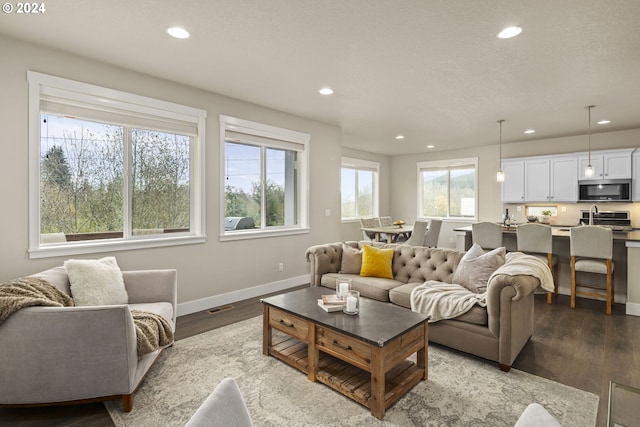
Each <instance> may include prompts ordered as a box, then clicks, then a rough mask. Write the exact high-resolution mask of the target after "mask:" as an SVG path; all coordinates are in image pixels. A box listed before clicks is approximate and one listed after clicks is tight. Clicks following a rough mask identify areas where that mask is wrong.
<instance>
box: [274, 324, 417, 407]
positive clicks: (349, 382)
mask: <svg viewBox="0 0 640 427" xmlns="http://www.w3.org/2000/svg"><path fill="white" fill-rule="evenodd" d="M272 344H273V345H272V347H271V348H270V349H269V354H270V355H271V356H273V357H275V358H278V359H280V360H282V361H283V362H285V363H286V364H288V365H290V366H292V367H294V368H296V369H298V370H300V371H302V372H304V373H305V374H309V368H308V357H307V344H306V343H304V342H302V341H300V340H298V339H296V338H293V337H290V336H288V335H280V334H277V335H276V334H274V336H273V342H272ZM424 375H425V374H424V369H421V368H419V367H418V366H417V365H416V364H415V363H413V362H411V361H410V360H404V361H402V362H400V363H399V364H398V365H397V366H395V367H394V368H392V369H391V370H390V371H389V372H387V373H386V374H385V395H384V400H385V404H384V407H385V408H388V407H389V406H390V405H392V404H393V403H395V402H396V401H397V400H398V399H399V398H400V397H402V396H403V395H404V394H405V393H406V392H407V391H409V390H410V389H411V388H412V387H413V386H415V385H416V384H418V383H419V382H420V381H422V379H423V378H424ZM316 379H317V380H318V381H319V382H321V383H323V384H325V385H327V386H329V387H331V388H332V389H334V390H336V391H337V392H339V393H341V394H343V395H345V396H347V397H349V398H350V399H353V400H354V401H356V402H358V403H360V404H361V405H363V406H365V407H367V408H371V403H370V399H371V374H370V373H369V372H367V371H365V370H363V369H360V368H358V367H355V366H353V365H350V364H349V363H347V362H344V361H342V360H340V359H338V358H336V357H333V356H331V355H328V354H326V353H323V352H322V351H320V356H319V360H318V372H317V374H316Z"/></svg>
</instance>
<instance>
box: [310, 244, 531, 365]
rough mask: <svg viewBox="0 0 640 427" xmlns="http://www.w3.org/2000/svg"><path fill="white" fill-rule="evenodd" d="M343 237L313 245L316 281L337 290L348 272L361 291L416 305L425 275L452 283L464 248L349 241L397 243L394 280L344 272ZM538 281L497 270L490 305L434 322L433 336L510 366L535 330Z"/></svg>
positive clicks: (314, 283)
mask: <svg viewBox="0 0 640 427" xmlns="http://www.w3.org/2000/svg"><path fill="white" fill-rule="evenodd" d="M342 244H343V243H342V242H336V243H328V244H324V245H316V246H312V247H310V248H309V249H307V251H306V255H305V256H306V259H307V262H309V263H310V264H311V286H325V287H327V288H331V289H335V286H336V279H337V278H338V277H349V278H351V280H352V282H351V285H352V289H354V290H356V291H359V292H360V294H361V296H363V297H367V298H372V299H376V300H379V301H383V302H390V303H392V304H396V305H399V306H402V307H405V308H407V309H411V302H410V297H411V291H412V290H413V288H415V287H416V286H418V285H420V284H422V283H424V282H425V281H426V280H437V281H441V282H447V283H451V279H452V278H453V274H454V272H455V270H456V267H457V266H458V264H459V263H460V260H461V259H462V257H463V255H464V252H458V251H455V250H450V249H438V248H426V247H422V246H407V245H394V244H384V243H372V242H355V241H352V242H345V243H344V244H346V245H348V246H351V247H353V248H358V249H360V248H362V245H363V244H368V245H372V246H375V247H378V248H393V249H394V255H393V266H392V269H393V279H383V278H378V277H361V276H359V275H357V274H344V273H341V272H340V267H341V263H342ZM538 285H539V281H538V279H536V278H535V277H532V276H529V275H524V274H523V275H515V276H511V275H503V274H496V275H495V276H494V277H493V278H492V279H491V282H490V283H489V284H488V290H487V307H486V308H483V307H480V306H475V307H474V308H473V309H472V310H471V311H469V312H467V313H465V314H463V315H461V316H459V317H457V318H455V319H449V320H441V321H439V322H435V323H431V324H430V325H429V340H430V341H432V342H436V343H438V344H442V345H445V346H447V347H451V348H454V349H457V350H460V351H464V352H466V353H471V354H474V355H477V356H480V357H482V358H485V359H489V360H493V361H496V362H498V364H499V366H500V369H502V370H503V371H509V369H511V365H512V363H513V361H514V360H515V359H516V357H517V356H518V354H519V353H520V350H522V348H523V347H524V345H525V344H526V343H527V341H528V340H529V338H530V337H531V335H532V334H533V327H534V317H533V315H534V313H533V302H534V296H533V291H534V290H535V288H536V287H538Z"/></svg>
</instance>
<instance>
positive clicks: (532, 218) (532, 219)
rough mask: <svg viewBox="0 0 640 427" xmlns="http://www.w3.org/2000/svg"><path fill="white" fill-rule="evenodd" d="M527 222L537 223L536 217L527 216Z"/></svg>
mask: <svg viewBox="0 0 640 427" xmlns="http://www.w3.org/2000/svg"><path fill="white" fill-rule="evenodd" d="M527 221H529V222H538V217H537V216H535V215H529V216H528V217H527Z"/></svg>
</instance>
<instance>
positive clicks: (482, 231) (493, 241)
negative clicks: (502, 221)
mask: <svg viewBox="0 0 640 427" xmlns="http://www.w3.org/2000/svg"><path fill="white" fill-rule="evenodd" d="M471 238H472V240H473V243H477V244H478V245H480V247H481V248H482V249H495V248H499V247H501V246H503V245H502V227H501V226H500V225H498V224H495V223H493V222H477V223H475V224H471Z"/></svg>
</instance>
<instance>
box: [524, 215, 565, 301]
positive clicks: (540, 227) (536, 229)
mask: <svg viewBox="0 0 640 427" xmlns="http://www.w3.org/2000/svg"><path fill="white" fill-rule="evenodd" d="M516 236H517V239H518V250H519V251H520V252H525V253H527V254H529V255H532V256H535V257H536V258H540V259H541V260H543V261H544V262H546V263H547V265H548V266H549V269H550V270H551V271H552V273H553V288H554V291H553V292H548V293H547V303H548V304H551V300H552V298H551V297H552V294H555V296H556V298H558V255H554V254H553V250H552V247H553V236H552V233H551V227H550V226H548V225H545V224H534V223H531V224H522V225H519V226H518V227H517V228H516Z"/></svg>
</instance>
